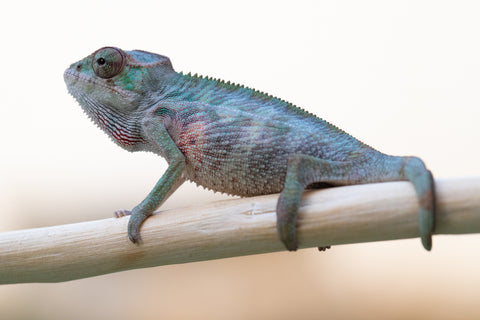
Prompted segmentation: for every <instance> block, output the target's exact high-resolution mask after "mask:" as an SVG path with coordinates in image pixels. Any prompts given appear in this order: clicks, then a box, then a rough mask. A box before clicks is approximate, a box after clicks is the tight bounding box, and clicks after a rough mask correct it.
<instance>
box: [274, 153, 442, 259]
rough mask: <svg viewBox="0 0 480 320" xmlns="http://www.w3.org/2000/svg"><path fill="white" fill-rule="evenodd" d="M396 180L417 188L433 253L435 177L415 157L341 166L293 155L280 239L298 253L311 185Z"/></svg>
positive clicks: (280, 209)
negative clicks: (302, 208) (303, 205)
mask: <svg viewBox="0 0 480 320" xmlns="http://www.w3.org/2000/svg"><path fill="white" fill-rule="evenodd" d="M396 180H409V181H411V182H412V183H413V185H414V187H415V191H416V193H417V196H418V199H419V204H420V209H419V225H420V236H421V238H422V244H423V246H424V247H425V249H427V250H430V249H431V245H432V241H431V235H432V232H433V228H434V212H435V201H434V200H435V199H434V185H433V177H432V174H431V173H430V171H428V170H427V169H426V168H425V166H424V164H423V162H422V161H421V160H420V159H418V158H414V157H390V156H384V157H382V160H381V161H369V160H368V158H363V159H360V158H359V159H356V160H351V161H345V162H339V161H329V160H324V159H320V158H315V157H312V156H306V155H301V154H299V155H298V154H297V155H292V156H291V157H290V158H289V160H288V166H287V174H286V179H285V186H284V189H283V191H282V192H281V194H280V197H279V199H278V202H277V231H278V235H279V237H280V239H281V241H282V242H283V243H284V244H285V246H286V248H287V249H288V250H290V251H294V250H296V249H297V247H298V243H297V235H296V221H297V212H298V208H299V205H300V199H301V196H302V193H303V191H304V189H305V187H307V186H308V185H309V184H312V183H316V182H325V183H330V184H332V185H352V184H362V183H372V182H384V181H396Z"/></svg>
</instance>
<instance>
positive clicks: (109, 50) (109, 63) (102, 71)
mask: <svg viewBox="0 0 480 320" xmlns="http://www.w3.org/2000/svg"><path fill="white" fill-rule="evenodd" d="M126 62H127V60H126V58H125V56H124V54H123V52H122V51H121V50H119V49H117V48H113V47H104V48H101V49H99V50H97V51H96V52H95V53H94V54H93V59H92V68H93V71H94V72H95V74H96V75H97V76H99V77H100V78H102V79H109V78H113V77H115V76H116V75H118V74H119V73H120V72H122V71H123V69H124V68H125V64H126Z"/></svg>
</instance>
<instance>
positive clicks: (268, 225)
mask: <svg viewBox="0 0 480 320" xmlns="http://www.w3.org/2000/svg"><path fill="white" fill-rule="evenodd" d="M436 188H437V207H438V213H437V220H436V221H437V225H436V233H437V234H461V233H478V232H480V178H464V179H449V180H439V181H436ZM277 198H278V195H270V196H262V197H255V198H245V199H239V200H227V201H220V202H214V203H210V204H208V205H205V206H199V207H195V206H192V207H188V208H181V209H175V210H167V211H162V212H161V213H159V214H157V215H155V216H152V217H151V218H149V219H148V220H147V221H146V222H145V224H144V225H143V226H142V229H141V232H142V237H143V241H144V243H143V244H142V245H140V246H137V245H134V244H132V243H131V242H130V241H129V240H128V238H127V234H126V230H127V222H128V217H123V218H118V219H116V218H110V219H105V220H98V221H90V222H83V223H76V224H69V225H60V226H53V227H47V228H37V229H28V230H18V231H10V232H4V233H0V283H21V282H59V281H67V280H73V279H79V278H85V277H91V276H97V275H101V274H106V273H112V272H117V271H123V270H128V269H135V268H146V267H152V266H159V265H166V264H177V263H186V262H192V261H200V260H210V259H219V258H225V257H233V256H241V255H249V254H257V253H265V252H274V251H281V250H284V247H283V245H282V244H281V243H280V241H279V240H278V238H277V233H276V227H275V222H276V215H275V205H276V201H277ZM417 208H418V207H417V199H416V196H415V193H414V190H413V187H412V186H411V184H409V183H407V182H390V183H382V184H369V185H361V186H348V187H338V188H330V189H324V190H320V191H312V192H307V193H306V194H305V196H304V198H303V201H302V207H301V209H300V214H299V220H298V225H299V227H298V235H299V243H300V247H301V248H307V247H316V246H326V245H336V244H345V243H357V242H368V241H381V240H392V239H404V238H413V237H418V224H417V220H418V217H417ZM434 239H435V238H434ZM434 243H435V241H434ZM418 245H419V246H420V240H419V241H418ZM425 254H427V253H425Z"/></svg>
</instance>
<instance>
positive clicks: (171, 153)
mask: <svg viewBox="0 0 480 320" xmlns="http://www.w3.org/2000/svg"><path fill="white" fill-rule="evenodd" d="M147 128H148V129H149V130H148V131H147V132H148V133H149V137H150V138H151V140H153V141H154V142H155V143H156V144H157V145H158V147H159V148H160V149H161V150H163V151H164V153H165V154H166V155H167V160H168V168H167V171H165V173H164V174H163V176H162V177H161V178H160V180H158V182H157V184H156V185H155V186H154V187H153V189H152V191H150V193H149V194H148V196H147V197H146V198H145V199H144V200H143V201H142V202H141V203H140V204H139V205H137V206H136V207H135V208H133V210H132V214H131V217H130V220H129V221H128V238H129V239H130V241H132V242H133V243H139V242H141V238H140V226H141V224H142V223H143V222H144V221H145V220H146V219H147V218H148V217H149V216H151V215H152V214H153V212H154V211H155V209H156V208H158V206H160V205H161V203H162V202H163V201H165V200H166V199H167V198H168V197H169V196H170V195H171V194H172V193H173V192H174V191H175V190H176V189H177V188H178V187H179V186H180V185H181V184H182V183H183V182H184V181H185V179H184V178H183V176H182V174H183V171H184V169H185V157H184V156H183V154H182V153H181V152H180V150H178V148H177V146H176V145H175V143H174V142H173V140H172V139H171V137H170V135H169V134H168V132H167V131H166V129H165V128H164V127H163V126H161V125H159V124H158V122H156V123H155V122H153V123H152V125H147Z"/></svg>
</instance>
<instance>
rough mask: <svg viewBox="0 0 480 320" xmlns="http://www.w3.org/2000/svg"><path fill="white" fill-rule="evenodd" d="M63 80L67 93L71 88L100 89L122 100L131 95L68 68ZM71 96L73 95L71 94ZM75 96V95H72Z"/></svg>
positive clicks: (104, 81)
mask: <svg viewBox="0 0 480 320" xmlns="http://www.w3.org/2000/svg"><path fill="white" fill-rule="evenodd" d="M63 79H64V81H65V83H66V84H67V88H68V91H69V92H71V91H72V90H71V89H72V88H74V87H78V86H80V87H83V88H85V89H94V88H95V89H97V90H98V89H100V90H102V91H106V92H109V93H112V94H114V95H118V96H120V97H122V98H125V99H129V98H130V97H131V94H130V93H129V92H127V91H125V90H123V89H121V88H117V87H113V86H111V85H107V84H106V80H103V79H97V78H95V77H91V76H89V75H86V74H84V73H81V72H78V71H75V70H74V69H72V68H68V69H66V70H65V72H64V73H63ZM72 95H73V93H72ZM73 96H76V95H73Z"/></svg>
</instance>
